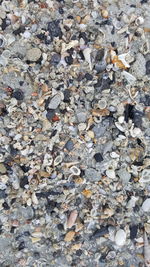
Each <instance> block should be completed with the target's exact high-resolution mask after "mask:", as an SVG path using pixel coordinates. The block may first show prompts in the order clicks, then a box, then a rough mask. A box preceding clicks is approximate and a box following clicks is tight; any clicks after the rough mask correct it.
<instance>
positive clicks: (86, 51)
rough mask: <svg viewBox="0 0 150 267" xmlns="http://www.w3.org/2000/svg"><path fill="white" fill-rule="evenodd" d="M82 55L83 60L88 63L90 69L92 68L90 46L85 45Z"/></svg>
mask: <svg viewBox="0 0 150 267" xmlns="http://www.w3.org/2000/svg"><path fill="white" fill-rule="evenodd" d="M83 55H84V57H85V60H86V61H87V62H88V63H89V67H90V70H92V63H91V48H89V47H87V48H85V49H84V50H83Z"/></svg>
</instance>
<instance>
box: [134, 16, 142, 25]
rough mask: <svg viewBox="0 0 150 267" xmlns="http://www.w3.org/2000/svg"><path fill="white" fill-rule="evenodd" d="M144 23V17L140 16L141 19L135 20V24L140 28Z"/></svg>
mask: <svg viewBox="0 0 150 267" xmlns="http://www.w3.org/2000/svg"><path fill="white" fill-rule="evenodd" d="M143 23H144V18H143V17H141V16H139V17H137V18H136V20H135V24H136V25H137V26H139V25H141V24H143Z"/></svg>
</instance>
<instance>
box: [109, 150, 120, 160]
mask: <svg viewBox="0 0 150 267" xmlns="http://www.w3.org/2000/svg"><path fill="white" fill-rule="evenodd" d="M110 156H111V158H113V159H117V158H119V154H117V153H116V152H114V151H113V152H111V153H110Z"/></svg>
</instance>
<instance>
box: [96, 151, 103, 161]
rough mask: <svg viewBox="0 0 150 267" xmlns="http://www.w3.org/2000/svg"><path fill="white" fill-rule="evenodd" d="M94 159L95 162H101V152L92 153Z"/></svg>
mask: <svg viewBox="0 0 150 267" xmlns="http://www.w3.org/2000/svg"><path fill="white" fill-rule="evenodd" d="M94 159H95V160H96V162H101V161H103V157H102V155H101V153H96V154H95V155H94Z"/></svg>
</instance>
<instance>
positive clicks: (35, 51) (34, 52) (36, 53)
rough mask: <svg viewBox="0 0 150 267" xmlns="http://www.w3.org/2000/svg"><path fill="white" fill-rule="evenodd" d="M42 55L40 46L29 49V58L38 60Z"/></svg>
mask: <svg viewBox="0 0 150 267" xmlns="http://www.w3.org/2000/svg"><path fill="white" fill-rule="evenodd" d="M41 55H42V52H41V50H40V49H39V48H37V47H34V48H31V49H29V50H28V51H27V55H26V57H27V59H28V60H30V61H33V62H35V61H37V60H38V59H39V58H40V57H41Z"/></svg>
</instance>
